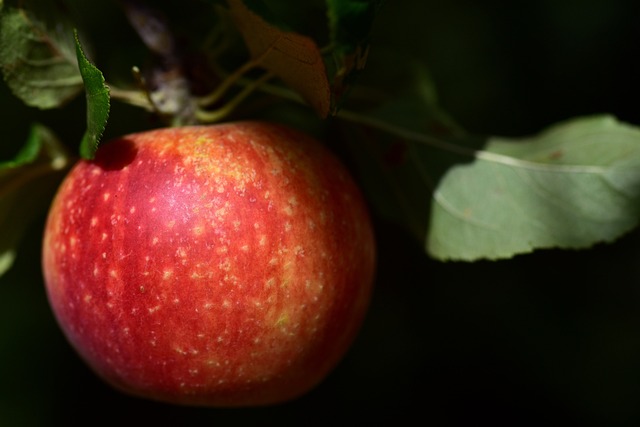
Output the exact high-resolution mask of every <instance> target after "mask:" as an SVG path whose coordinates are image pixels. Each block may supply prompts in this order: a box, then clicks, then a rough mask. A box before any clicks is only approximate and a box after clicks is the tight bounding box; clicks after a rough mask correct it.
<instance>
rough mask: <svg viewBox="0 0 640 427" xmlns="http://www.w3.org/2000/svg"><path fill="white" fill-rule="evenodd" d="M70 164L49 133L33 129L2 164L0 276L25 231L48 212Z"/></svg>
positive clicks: (60, 145)
mask: <svg viewBox="0 0 640 427" xmlns="http://www.w3.org/2000/svg"><path fill="white" fill-rule="evenodd" d="M71 161H72V160H71V158H70V157H69V156H68V154H67V152H66V151H65V149H64V147H63V146H62V144H60V142H58V140H57V139H56V137H55V136H54V135H53V133H52V132H51V131H50V130H49V129H47V128H46V127H44V126H42V125H34V126H33V127H32V129H31V133H30V135H29V138H28V139H27V142H26V143H25V145H24V146H23V148H22V150H21V151H20V152H19V153H18V154H17V155H16V157H15V158H14V159H13V160H11V161H7V162H1V163H0V276H1V275H2V274H4V273H5V272H6V271H7V270H8V269H9V268H10V267H11V265H12V263H13V261H14V259H15V257H16V253H17V246H18V244H19V243H20V239H21V237H22V235H23V233H24V231H25V230H26V228H27V227H28V226H29V224H31V222H32V220H33V219H34V218H36V217H37V216H38V215H41V214H42V213H43V212H45V211H46V208H47V207H48V204H49V202H50V200H51V197H52V196H53V194H54V192H55V190H56V187H57V184H58V182H59V180H60V179H61V178H62V176H63V175H64V171H65V170H66V169H67V167H68V166H69V165H70V163H71Z"/></svg>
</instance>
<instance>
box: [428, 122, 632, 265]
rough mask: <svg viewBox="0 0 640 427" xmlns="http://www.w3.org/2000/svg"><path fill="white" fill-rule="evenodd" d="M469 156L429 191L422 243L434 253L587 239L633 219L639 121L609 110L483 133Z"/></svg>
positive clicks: (618, 231)
mask: <svg viewBox="0 0 640 427" xmlns="http://www.w3.org/2000/svg"><path fill="white" fill-rule="evenodd" d="M473 155H474V157H475V160H474V161H473V162H471V163H469V164H466V165H457V166H455V167H453V168H451V169H450V170H448V171H447V172H446V173H445V175H444V176H443V177H442V179H441V180H440V182H439V184H438V186H437V189H436V191H435V193H434V195H433V198H434V203H433V208H432V212H431V223H430V225H429V233H428V236H427V249H428V251H429V252H430V253H431V254H432V255H433V256H435V257H437V258H440V259H461V260H475V259H478V258H490V259H495V258H506V257H510V256H512V255H515V254H519V253H526V252H530V251H532V250H534V249H538V248H553V247H557V248H565V249H568V248H572V249H580V248H587V247H589V246H592V245H593V244H595V243H597V242H610V241H612V240H614V239H616V238H618V237H620V236H621V235H622V234H624V233H626V232H628V231H630V230H631V229H633V228H634V227H636V226H637V224H638V221H639V220H640V129H639V128H637V127H633V126H630V125H628V124H624V123H620V122H618V121H616V120H615V119H614V118H612V117H609V116H598V117H589V118H582V119H574V120H571V121H569V122H566V123H563V124H560V125H556V126H554V127H552V128H551V129H549V130H547V131H545V132H542V133H541V134H539V135H537V136H534V137H531V138H523V139H519V140H510V139H504V138H496V137H494V138H490V139H488V141H487V142H486V145H485V146H484V147H483V148H482V150H478V151H476V152H475V153H473Z"/></svg>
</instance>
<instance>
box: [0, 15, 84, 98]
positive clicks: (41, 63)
mask: <svg viewBox="0 0 640 427" xmlns="http://www.w3.org/2000/svg"><path fill="white" fill-rule="evenodd" d="M69 42H70V40H68V38H66V37H65V36H64V34H60V33H59V32H57V31H56V30H51V29H49V28H48V27H47V26H46V25H45V24H44V22H43V21H41V20H39V19H38V18H37V17H35V16H34V15H32V14H30V13H29V12H28V11H25V10H22V9H16V8H12V7H7V8H3V9H2V11H1V12H0V70H1V71H2V74H3V76H4V79H5V81H6V82H7V85H8V86H9V88H11V91H12V92H13V93H14V94H15V95H16V96H17V97H18V98H20V99H21V100H22V101H23V102H25V103H26V104H27V105H29V106H32V107H38V108H42V109H48V108H55V107H59V106H61V105H63V104H64V103H66V102H67V101H69V100H70V99H71V98H73V97H74V96H75V95H77V94H78V93H79V92H80V91H81V90H82V78H81V77H80V73H79V72H78V67H77V64H76V59H75V57H74V56H73V55H72V52H73V50H72V49H70V47H71V48H72V45H70V43H69Z"/></svg>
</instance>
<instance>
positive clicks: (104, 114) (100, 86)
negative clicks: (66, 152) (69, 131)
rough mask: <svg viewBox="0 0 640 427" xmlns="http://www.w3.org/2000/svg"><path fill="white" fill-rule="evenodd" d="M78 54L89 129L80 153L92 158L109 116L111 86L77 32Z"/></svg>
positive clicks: (81, 144) (86, 157) (83, 138)
mask: <svg viewBox="0 0 640 427" xmlns="http://www.w3.org/2000/svg"><path fill="white" fill-rule="evenodd" d="M75 39H76V55H77V57H78V66H79V67H80V73H81V74H82V80H83V82H84V87H85V92H86V97H87V130H86V132H85V133H84V136H83V137H82V142H81V143H80V155H81V156H82V157H83V158H85V159H92V158H93V156H94V155H95V153H96V150H97V149H98V143H99V142H100V137H101V136H102V133H103V132H104V129H105V127H106V125H107V120H108V118H109V108H110V99H109V88H108V86H107V85H106V84H105V80H104V76H103V75H102V73H101V72H100V70H98V68H96V67H95V66H94V65H93V64H92V63H91V62H89V60H88V59H87V57H86V56H85V54H84V52H83V50H82V46H81V45H80V40H79V39H78V35H77V33H76V37H75Z"/></svg>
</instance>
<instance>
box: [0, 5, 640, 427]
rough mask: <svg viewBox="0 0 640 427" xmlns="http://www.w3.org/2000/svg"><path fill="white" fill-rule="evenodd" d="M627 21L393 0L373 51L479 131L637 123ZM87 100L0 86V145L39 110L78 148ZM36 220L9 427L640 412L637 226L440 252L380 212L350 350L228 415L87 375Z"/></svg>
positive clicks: (9, 381) (11, 367) (123, 111)
mask: <svg viewBox="0 0 640 427" xmlns="http://www.w3.org/2000/svg"><path fill="white" fill-rule="evenodd" d="M639 19H640V6H636V2H632V1H623V0H582V1H577V0H561V1H557V0H556V1H552V0H547V1H536V2H509V1H485V2H475V1H472V0H466V1H463V0H457V1H447V2H438V1H431V0H429V1H420V2H417V1H412V0H396V1H394V0H389V1H387V3H386V5H385V7H384V8H383V10H382V12H381V15H380V17H379V19H378V21H377V27H376V33H375V34H374V39H373V48H372V49H373V51H372V54H374V52H375V46H376V43H380V44H385V45H395V46H398V49H399V50H404V51H406V52H410V53H411V55H412V56H414V57H416V58H420V59H421V60H422V61H424V63H425V64H426V65H427V66H428V67H429V70H430V72H431V74H432V76H433V78H434V81H435V83H436V85H437V87H438V89H439V91H440V95H441V100H442V103H443V105H444V107H445V108H446V109H447V110H448V111H449V112H450V113H451V115H452V116H453V117H454V118H456V119H457V120H458V122H460V123H461V124H462V125H463V126H465V127H466V128H467V129H469V130H471V131H474V132H477V133H483V134H498V135H506V136H515V135H524V134H529V133H533V132H537V131H538V130H540V129H541V128H543V127H545V126H547V125H550V124H552V123H554V122H557V121H560V120H564V119H567V118H569V117H573V116H578V115H585V114H594V113H601V112H608V113H612V114H615V115H616V116H617V117H619V118H620V119H622V120H625V121H628V122H631V123H634V124H637V125H640V117H639V115H638V111H639V109H638V98H639V97H638V95H639V94H640V83H639V82H638V76H639V75H640V67H639V66H638V64H637V61H636V59H637V57H638V56H639V55H640V25H638V24H637V23H638V20H639ZM106 22H108V20H107V21H106ZM105 25H106V24H105ZM108 30H109V28H108V27H106V26H105V27H104V28H102V27H101V28H95V31H96V32H98V33H99V32H101V31H108ZM398 66H399V67H401V66H402V64H398ZM83 109H84V104H83V101H82V100H81V99H79V100H77V101H74V102H73V103H72V104H71V105H69V106H68V108H66V109H65V110H64V111H60V112H46V113H40V112H36V111H35V110H32V109H28V108H26V107H22V106H21V104H20V103H19V102H17V101H16V100H15V99H14V98H13V97H12V96H11V95H10V94H9V93H8V92H7V90H6V88H5V87H4V86H0V113H1V115H0V117H1V118H0V123H1V126H2V135H3V136H2V137H1V138H0V152H1V153H2V155H3V156H5V157H2V158H9V156H11V155H12V153H13V152H15V150H17V148H18V147H19V145H20V144H21V143H22V141H23V140H24V139H25V137H26V135H27V130H28V126H29V123H31V122H32V121H33V120H34V118H37V119H39V120H41V121H42V122H44V123H45V124H47V125H49V126H51V127H52V128H53V129H54V130H55V131H56V132H58V134H59V135H60V136H61V137H63V138H64V139H65V141H71V142H70V144H71V145H73V141H78V140H79V138H80V136H81V134H82V132H83V130H84V115H83V114H84V110H83ZM139 117H140V116H139V115H137V114H132V111H131V110H130V109H128V108H126V107H118V106H116V105H114V110H113V112H112V116H111V119H110V122H109V127H108V130H107V135H108V136H109V135H117V134H118V133H121V132H123V131H129V130H135V129H136V128H141V127H147V126H148V125H149V123H148V122H145V121H142V122H139V121H138V120H144V119H139ZM141 123H142V124H141ZM41 228H42V218H40V219H39V220H38V222H37V223H36V224H35V225H34V226H33V228H32V229H31V230H30V232H29V235H28V236H27V238H26V239H25V241H24V243H23V245H22V247H21V253H20V257H19V259H18V261H17V264H16V265H15V267H14V268H13V269H12V270H11V271H10V272H9V273H7V274H6V275H5V276H3V277H2V278H0V425H3V426H5V425H6V426H14V425H15V426H27V425H29V426H31V425H32V426H50V425H51V426H53V425H55V426H71V425H133V421H134V420H143V421H145V422H147V423H148V425H153V424H154V423H156V424H157V425H193V426H196V425H198V426H200V425H243V424H265V423H266V424H268V425H271V424H277V425H281V426H285V425H315V424H318V425H320V424H322V425H326V424H327V423H332V424H334V423H342V422H345V423H348V422H357V423H359V424H362V423H373V422H377V423H384V424H391V423H393V424H398V423H403V422H405V421H408V420H409V419H410V418H413V419H415V420H416V422H417V423H419V424H424V425H447V426H469V425H479V424H488V425H517V426H528V425H567V424H569V423H571V424H572V425H585V426H587V425H589V426H590V425H602V426H617V425H620V426H626V425H629V426H631V425H640V271H639V270H640V263H639V261H640V233H639V232H634V233H631V234H630V235H628V236H625V237H624V238H622V239H620V240H619V241H617V242H615V243H613V244H608V245H604V244H603V245H598V246H596V247H595V248H593V249H590V250H585V251H553V250H550V251H540V252H536V253H534V254H532V255H524V256H518V257H516V258H514V259H512V260H508V261H500V262H478V263H473V264H467V263H440V262H436V261H434V260H431V259H429V258H428V257H426V256H425V255H424V253H423V251H422V248H421V245H420V243H419V242H415V241H414V240H412V238H411V237H409V236H408V235H407V234H405V232H404V231H403V229H402V227H399V226H397V225H395V224H391V223H389V222H386V221H385V220H383V219H381V218H377V217H376V232H377V237H378V245H379V266H378V268H379V270H378V279H377V282H376V292H375V295H374V299H373V303H372V307H371V310H370V313H369V316H368V318H367V320H366V323H365V325H364V327H363V330H362V333H361V334H360V336H359V337H358V340H357V341H356V343H355V344H354V346H353V348H352V349H351V351H350V352H349V353H348V355H347V357H346V358H345V359H344V361H343V362H342V363H341V364H340V365H339V367H338V368H337V369H336V370H335V371H334V372H333V373H332V374H331V375H330V376H329V377H328V378H327V380H326V381H325V382H324V383H323V384H322V385H320V386H319V387H318V388H317V389H315V390H314V391H312V392H311V393H309V394H308V395H306V396H304V397H302V398H300V399H298V400H296V401H294V402H291V403H288V404H284V405H280V406H275V407H270V408H257V409H233V410H231V409H201V408H198V409H195V408H183V407H176V406H171V405H164V404H157V403H153V402H148V401H144V400H140V399H134V398H130V397H127V396H124V395H121V394H119V393H118V392H115V391H113V390H111V389H110V388H109V387H107V386H105V385H104V384H103V383H102V382H101V381H99V380H98V379H97V378H96V377H95V376H94V375H93V374H92V373H91V372H90V371H89V370H88V369H87V368H86V367H85V365H84V364H82V362H80V360H79V359H78V358H77V356H76V355H75V353H74V352H73V351H72V350H71V349H70V347H69V346H68V344H67V343H66V341H65V340H64V338H63V337H62V335H61V333H60V331H59V329H58V328H57V325H56V324H55V321H54V319H53V317H52V315H51V312H50V311H49V308H48V305H47V301H46V296H45V293H44V288H43V284H42V279H41V272H40V269H39V244H40V235H41ZM0 232H1V231H0Z"/></svg>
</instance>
